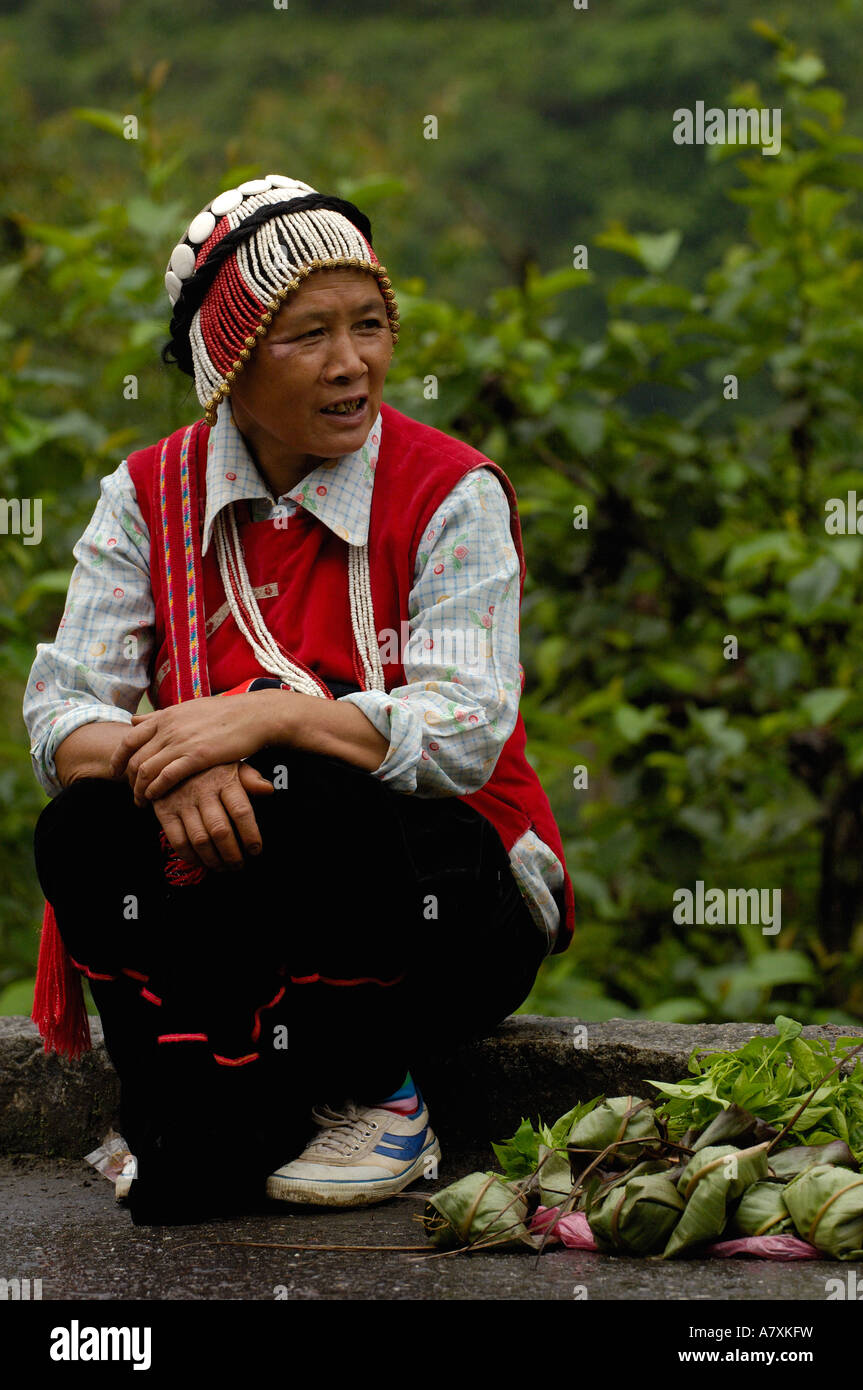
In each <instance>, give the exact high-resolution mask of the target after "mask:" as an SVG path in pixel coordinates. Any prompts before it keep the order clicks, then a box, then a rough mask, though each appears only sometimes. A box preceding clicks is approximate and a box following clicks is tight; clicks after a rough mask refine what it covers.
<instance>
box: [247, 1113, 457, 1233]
mask: <svg viewBox="0 0 863 1390" xmlns="http://www.w3.org/2000/svg"><path fill="white" fill-rule="evenodd" d="M417 1101H418V1103H419V1107H420V1108H419V1111H418V1112H417V1114H415V1115H399V1114H397V1113H396V1111H394V1110H382V1109H378V1108H375V1107H372V1108H368V1107H359V1106H356V1105H354V1103H353V1102H352V1101H347V1102H346V1104H345V1107H344V1109H343V1110H335V1109H333V1108H331V1107H330V1106H328V1105H323V1106H321V1107H320V1108H319V1109H315V1110H313V1111H312V1119H313V1120H314V1122H315V1124H316V1125H317V1126H318V1127H319V1130H320V1133H319V1134H317V1135H316V1136H315V1138H314V1139H312V1140H311V1141H310V1143H309V1144H307V1145H306V1147H305V1149H304V1150H303V1152H302V1153H301V1154H300V1156H299V1158H295V1159H294V1160H293V1162H291V1163H286V1164H285V1166H284V1167H283V1168H278V1169H277V1170H276V1172H275V1173H273V1174H271V1176H270V1177H269V1178H267V1196H268V1197H275V1198H276V1199H277V1200H279V1201H282V1202H305V1203H307V1204H309V1205H312V1206H326V1207H361V1206H366V1205H369V1204H371V1203H372V1202H382V1201H384V1200H385V1199H386V1198H387V1197H392V1196H394V1195H395V1193H397V1192H401V1191H402V1189H403V1188H405V1187H408V1186H409V1185H410V1183H412V1182H415V1181H416V1179H417V1178H420V1177H422V1176H423V1175H424V1174H426V1173H429V1174H430V1175H431V1176H433V1177H437V1163H438V1160H439V1159H440V1156H441V1155H440V1144H439V1143H438V1141H437V1139H436V1138H435V1135H434V1134H433V1132H432V1130H431V1127H430V1126H429V1122H428V1120H429V1113H428V1110H427V1109H426V1106H425V1102H424V1101H423V1099H422V1096H421V1095H420V1094H419V1092H417Z"/></svg>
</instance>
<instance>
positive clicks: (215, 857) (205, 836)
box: [180, 806, 224, 869]
mask: <svg viewBox="0 0 863 1390" xmlns="http://www.w3.org/2000/svg"><path fill="white" fill-rule="evenodd" d="M180 814H181V815H182V818H183V825H184V826H185V830H186V838H187V839H188V841H189V844H190V845H191V846H192V849H193V850H194V851H195V853H196V854H197V855H198V857H199V858H200V859H201V860H203V862H204V864H205V865H206V867H207V868H208V869H221V868H223V867H224V865H223V864H222V860H221V858H220V856H219V853H218V851H217V849H216V846H215V845H214V844H213V841H212V840H211V839H210V834H209V831H208V830H207V828H206V826H205V825H204V822H203V820H202V819H201V813H200V811H199V809H198V807H197V806H184V807H183V809H182V811H181V812H180Z"/></svg>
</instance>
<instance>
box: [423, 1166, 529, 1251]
mask: <svg viewBox="0 0 863 1390" xmlns="http://www.w3.org/2000/svg"><path fill="white" fill-rule="evenodd" d="M526 1220H527V1199H526V1198H525V1197H523V1196H522V1195H521V1194H520V1193H518V1192H514V1191H513V1189H512V1188H511V1187H509V1186H507V1184H506V1183H505V1182H504V1181H503V1179H502V1178H501V1177H499V1176H498V1174H497V1173H468V1175H467V1177H466V1178H460V1179H459V1180H458V1182H453V1183H450V1185H449V1187H445V1188H444V1189H443V1190H442V1191H441V1192H436V1193H435V1195H434V1196H433V1197H430V1198H429V1199H428V1201H427V1203H426V1208H425V1212H424V1214H423V1215H422V1217H421V1218H420V1221H421V1223H422V1225H423V1227H424V1229H425V1232H426V1235H427V1236H428V1238H429V1240H430V1241H431V1243H432V1245H435V1246H437V1247H438V1249H439V1250H457V1249H458V1248H459V1247H460V1246H465V1245H474V1244H475V1243H477V1242H481V1243H482V1245H483V1246H485V1245H489V1246H492V1245H493V1246H495V1247H496V1248H501V1247H510V1248H511V1247H513V1246H518V1245H529V1246H530V1247H531V1249H536V1244H535V1242H534V1240H533V1237H532V1236H531V1235H530V1234H529V1233H528V1230H527V1226H526V1225H525V1221H526Z"/></svg>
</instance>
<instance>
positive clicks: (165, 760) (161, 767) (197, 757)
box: [135, 748, 219, 801]
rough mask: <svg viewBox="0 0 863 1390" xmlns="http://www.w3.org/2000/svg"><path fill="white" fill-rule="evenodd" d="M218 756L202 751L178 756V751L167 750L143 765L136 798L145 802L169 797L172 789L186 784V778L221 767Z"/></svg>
mask: <svg viewBox="0 0 863 1390" xmlns="http://www.w3.org/2000/svg"><path fill="white" fill-rule="evenodd" d="M218 758H219V755H218V753H215V752H213V753H211V754H210V755H208V754H206V753H205V752H203V751H199V752H188V753H182V754H180V755H179V756H178V754H177V752H176V750H175V749H170V748H164V749H161V750H160V751H159V752H158V753H156V754H154V756H153V757H152V758H150V759H148V760H147V762H145V763H142V764H141V767H140V769H139V773H138V777H139V780H138V782H136V784H135V797H136V799H137V797H138V794H139V792H140V795H141V796H142V797H143V798H144V799H145V801H155V800H156V799H157V798H158V797H160V796H166V795H167V793H168V792H169V791H171V789H172V788H173V787H176V786H177V785H178V784H179V783H180V782H185V780H186V778H187V777H193V776H194V775H195V773H196V772H206V771H207V770H208V769H209V768H211V767H215V766H217V764H218Z"/></svg>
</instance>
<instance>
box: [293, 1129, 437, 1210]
mask: <svg viewBox="0 0 863 1390" xmlns="http://www.w3.org/2000/svg"><path fill="white" fill-rule="evenodd" d="M440 1156H441V1153H440V1144H439V1143H438V1141H437V1139H435V1140H434V1141H433V1142H432V1143H431V1144H429V1145H428V1147H427V1148H425V1149H423V1151H422V1153H420V1154H417V1156H416V1158H415V1159H414V1161H413V1163H412V1164H411V1166H410V1168H408V1169H407V1170H406V1172H404V1173H401V1174H399V1175H398V1176H396V1175H395V1174H394V1175H393V1176H391V1177H389V1178H380V1179H378V1178H372V1179H370V1180H369V1181H367V1182H334V1181H331V1182H323V1181H321V1180H320V1179H318V1180H317V1181H315V1180H314V1179H313V1178H281V1177H279V1176H278V1174H276V1173H274V1174H273V1175H272V1176H271V1177H269V1178H267V1196H268V1197H273V1198H274V1199H275V1200H276V1201H277V1202H298V1203H303V1204H305V1205H308V1206H316V1207H362V1206H370V1205H371V1204H372V1203H373V1202H383V1201H385V1200H386V1198H387V1197H394V1196H396V1194H397V1193H399V1192H401V1191H402V1189H403V1188H405V1187H408V1186H409V1185H410V1184H411V1183H412V1182H414V1181H415V1180H416V1179H417V1178H419V1177H421V1176H422V1171H423V1168H424V1166H425V1163H426V1160H427V1159H429V1158H436V1159H439V1158H440Z"/></svg>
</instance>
